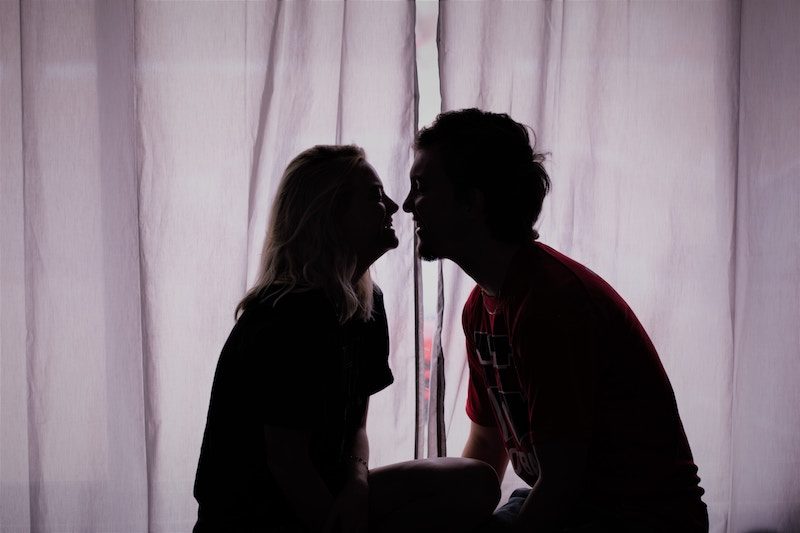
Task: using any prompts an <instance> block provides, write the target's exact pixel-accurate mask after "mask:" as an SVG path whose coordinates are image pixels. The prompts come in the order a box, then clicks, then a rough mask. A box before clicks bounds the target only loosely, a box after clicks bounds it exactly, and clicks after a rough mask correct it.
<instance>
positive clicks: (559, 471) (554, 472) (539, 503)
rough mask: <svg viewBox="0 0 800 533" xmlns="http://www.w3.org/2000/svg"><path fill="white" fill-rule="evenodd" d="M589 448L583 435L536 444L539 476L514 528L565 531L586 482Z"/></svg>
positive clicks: (515, 529) (544, 531)
mask: <svg viewBox="0 0 800 533" xmlns="http://www.w3.org/2000/svg"><path fill="white" fill-rule="evenodd" d="M586 450H587V445H586V442H585V441H583V440H581V439H566V440H562V441H560V442H555V441H550V442H547V443H543V444H541V445H537V446H536V456H537V459H538V461H539V468H540V471H539V479H538V480H537V482H536V484H535V485H534V486H533V490H532V491H531V493H530V494H529V495H528V498H527V499H526V500H525V504H524V505H523V506H522V509H521V510H520V513H519V515H518V517H517V520H516V521H515V522H514V525H513V531H520V532H523V531H536V532H541V533H547V532H549V531H561V527H560V526H562V525H563V523H564V520H565V519H566V518H567V517H568V513H569V512H570V510H571V506H572V505H573V504H574V502H575V500H576V498H577V495H578V493H579V492H580V490H581V488H582V486H583V471H584V468H585V465H586Z"/></svg>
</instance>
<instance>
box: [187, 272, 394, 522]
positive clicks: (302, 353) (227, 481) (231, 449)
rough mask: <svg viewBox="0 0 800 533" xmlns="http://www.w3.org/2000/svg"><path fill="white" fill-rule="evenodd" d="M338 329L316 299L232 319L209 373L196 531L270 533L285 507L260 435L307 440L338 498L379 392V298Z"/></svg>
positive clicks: (263, 305)
mask: <svg viewBox="0 0 800 533" xmlns="http://www.w3.org/2000/svg"><path fill="white" fill-rule="evenodd" d="M374 298H375V299H374V302H375V310H374V317H373V319H372V320H369V321H366V322H365V321H362V320H357V319H352V320H350V321H348V322H347V323H345V324H344V325H342V324H339V322H338V318H337V314H336V309H335V308H334V305H333V304H332V303H331V302H330V300H329V299H328V298H327V297H326V295H325V293H324V292H323V291H322V290H310V291H305V292H291V293H289V294H286V295H284V296H282V297H280V298H278V299H277V301H276V297H275V296H274V294H273V295H272V296H269V297H267V298H266V299H265V300H263V301H261V302H259V303H258V304H254V305H251V306H250V307H249V308H248V309H247V310H246V311H245V312H244V313H243V314H242V316H241V317H240V318H239V320H238V321H237V323H236V325H235V326H234V327H233V330H232V331H231V334H230V336H229V337H228V340H227V342H226V343H225V346H224V347H223V349H222V353H221V355H220V357H219V362H218V363H217V370H216V374H215V375H214V384H213V386H212V389H211V400H210V403H209V408H208V419H207V421H206V429H205V434H204V436H203V445H202V448H201V451H200V461H199V464H198V467H197V477H196V479H195V486H194V495H195V498H196V499H197V501H198V503H199V510H198V523H197V525H196V526H195V531H217V530H225V531H238V530H250V529H256V528H257V529H260V530H262V531H263V530H267V531H269V530H271V526H277V525H278V524H281V523H283V522H285V521H286V520H287V519H289V520H290V521H291V519H290V518H289V515H287V513H290V512H291V511H289V505H288V502H287V501H286V499H285V497H284V496H283V493H282V490H281V488H280V487H279V486H278V485H277V483H276V482H275V481H274V480H273V478H272V476H271V474H270V472H269V470H268V469H267V458H266V448H265V443H264V426H267V425H268V426H278V427H283V428H290V429H305V430H310V431H311V442H310V454H311V460H312V463H313V464H314V467H315V468H316V469H317V471H318V472H319V474H320V476H321V478H322V479H323V481H324V482H325V483H326V484H327V486H328V488H329V489H330V490H331V492H332V493H333V494H336V493H338V491H339V489H340V484H341V482H342V472H343V467H344V465H345V459H346V455H347V453H349V450H350V446H351V444H352V439H353V436H354V434H355V432H356V430H357V429H358V428H359V426H360V422H361V420H362V417H363V414H364V409H365V408H366V404H367V400H368V398H369V396H370V395H371V394H374V393H375V392H378V391H379V390H381V389H383V388H385V387H387V386H388V385H389V384H391V383H392V381H393V377H392V373H391V370H390V369H389V366H388V354H389V336H388V328H387V323H386V311H385V309H384V305H383V296H382V294H381V292H380V291H379V290H378V289H377V287H376V290H375V294H374Z"/></svg>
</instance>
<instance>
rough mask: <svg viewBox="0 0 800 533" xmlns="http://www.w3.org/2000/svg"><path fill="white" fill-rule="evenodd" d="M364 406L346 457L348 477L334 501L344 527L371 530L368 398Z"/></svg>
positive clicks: (346, 528)
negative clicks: (359, 423) (362, 414)
mask: <svg viewBox="0 0 800 533" xmlns="http://www.w3.org/2000/svg"><path fill="white" fill-rule="evenodd" d="M367 402H368V403H367V405H366V406H365V407H364V416H363V417H362V419H361V425H360V427H359V428H358V430H357V431H356V434H355V435H354V436H353V445H352V447H351V448H350V453H349V457H346V458H345V459H346V461H347V468H348V471H347V478H346V479H345V483H344V487H343V488H342V492H341V494H339V497H338V498H337V500H336V503H335V504H334V508H335V510H334V514H335V515H336V520H338V521H339V523H340V524H341V526H342V531H355V532H357V531H363V532H366V531H367V530H368V525H369V469H368V467H367V465H368V463H369V439H368V438H367V413H368V412H369V400H368V401H367Z"/></svg>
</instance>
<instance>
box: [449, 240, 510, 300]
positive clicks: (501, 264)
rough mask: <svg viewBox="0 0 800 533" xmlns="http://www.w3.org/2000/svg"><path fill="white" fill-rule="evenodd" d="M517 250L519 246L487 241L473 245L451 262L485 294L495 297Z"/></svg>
mask: <svg viewBox="0 0 800 533" xmlns="http://www.w3.org/2000/svg"><path fill="white" fill-rule="evenodd" d="M519 249H520V245H519V244H511V243H507V242H500V241H495V240H493V239H487V240H485V241H483V242H480V241H479V242H477V243H473V245H472V246H470V247H469V249H467V250H466V251H465V253H464V254H463V255H462V256H460V257H458V258H454V259H453V262H455V263H456V264H457V265H458V266H460V267H461V269H462V270H463V271H464V272H466V273H467V275H468V276H469V277H471V278H472V279H473V280H475V283H477V284H478V285H479V286H480V288H481V289H483V291H484V292H485V293H487V294H489V295H490V296H497V295H498V294H500V289H501V288H502V286H503V282H504V281H505V279H506V275H507V273H508V267H509V265H510V264H511V261H512V259H514V255H516V253H517V251H518V250H519Z"/></svg>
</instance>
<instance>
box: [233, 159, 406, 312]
mask: <svg viewBox="0 0 800 533" xmlns="http://www.w3.org/2000/svg"><path fill="white" fill-rule="evenodd" d="M396 211H397V205H396V204H394V202H392V201H391V200H390V199H389V198H388V197H387V196H386V195H385V194H384V193H383V188H382V185H381V182H380V179H379V178H378V176H377V175H376V174H375V171H374V170H373V169H372V167H371V166H370V165H369V163H367V161H366V158H365V155H364V151H363V150H362V149H361V148H359V147H357V146H322V145H320V146H315V147H313V148H310V149H308V150H306V151H304V152H302V153H300V154H299V155H298V156H297V157H295V158H294V159H293V160H292V161H291V162H290V163H289V166H288V167H287V168H286V170H285V171H284V173H283V177H282V178H281V181H280V184H279V185H278V189H277V191H276V195H275V200H274V202H273V205H272V213H271V216H270V220H269V225H268V227H267V235H266V238H265V240H264V247H263V249H262V254H261V264H260V267H259V275H258V278H257V280H256V284H255V286H254V287H253V288H252V289H251V290H250V291H249V292H248V294H247V295H246V296H245V298H244V299H243V300H242V301H241V302H240V303H239V305H238V306H237V308H236V311H237V314H238V313H239V311H243V310H244V309H245V308H246V307H247V306H248V305H249V304H250V303H252V302H253V301H256V300H258V299H260V298H263V297H264V296H265V295H266V293H265V291H267V290H268V287H270V286H271V285H273V284H276V283H278V284H280V285H281V292H283V293H285V292H289V291H291V290H293V289H295V288H301V289H307V288H321V289H324V290H325V292H326V293H327V294H328V295H329V296H330V297H331V298H332V299H333V300H334V301H335V302H337V304H338V307H339V313H340V316H339V318H340V320H341V321H342V322H344V321H345V320H347V319H349V318H350V317H352V316H354V315H355V316H360V317H362V318H368V317H369V316H370V315H371V313H372V280H371V279H370V276H369V272H368V270H367V269H368V268H369V266H370V265H371V264H372V263H373V262H374V261H375V260H376V259H377V258H378V257H380V256H381V255H382V254H383V253H384V252H386V251H387V250H389V249H391V248H394V247H396V246H397V237H396V236H395V234H394V230H393V229H392V228H391V215H392V214H394V213H395V212H396ZM362 273H363V275H362Z"/></svg>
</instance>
